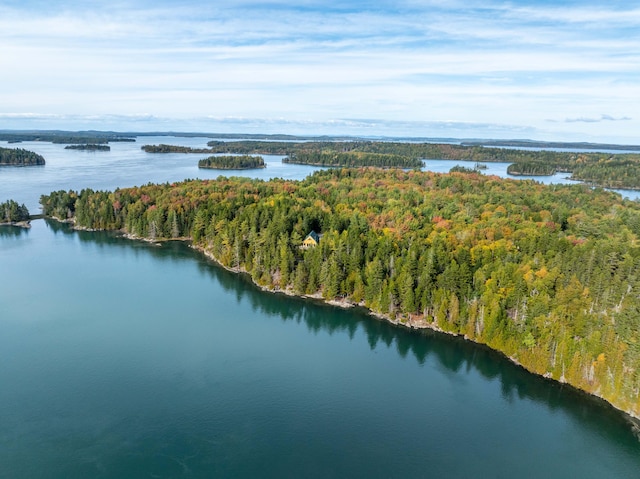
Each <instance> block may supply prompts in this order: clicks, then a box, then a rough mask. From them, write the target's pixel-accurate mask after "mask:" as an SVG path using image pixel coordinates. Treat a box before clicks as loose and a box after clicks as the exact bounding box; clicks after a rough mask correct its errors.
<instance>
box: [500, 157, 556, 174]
mask: <svg viewBox="0 0 640 479" xmlns="http://www.w3.org/2000/svg"><path fill="white" fill-rule="evenodd" d="M507 173H508V174H510V175H514V176H520V175H526V176H551V175H554V174H555V173H556V169H555V167H554V166H553V165H552V164H549V163H543V162H538V161H519V162H517V163H511V164H510V165H509V166H508V167H507Z"/></svg>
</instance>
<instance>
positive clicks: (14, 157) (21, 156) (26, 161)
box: [0, 148, 45, 166]
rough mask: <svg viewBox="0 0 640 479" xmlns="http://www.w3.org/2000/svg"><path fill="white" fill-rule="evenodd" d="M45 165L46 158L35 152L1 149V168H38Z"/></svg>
mask: <svg viewBox="0 0 640 479" xmlns="http://www.w3.org/2000/svg"><path fill="white" fill-rule="evenodd" d="M44 163H45V161H44V158H43V157H42V156H41V155H39V154H37V153H34V152H33V151H29V150H23V149H22V148H0V166H37V165H44Z"/></svg>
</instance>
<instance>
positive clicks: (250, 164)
mask: <svg viewBox="0 0 640 479" xmlns="http://www.w3.org/2000/svg"><path fill="white" fill-rule="evenodd" d="M266 167H267V165H266V164H265V163H264V158H262V157H261V156H250V155H240V156H210V157H209V158H205V159H203V160H200V161H198V168H210V169H215V170H252V169H255V168H266Z"/></svg>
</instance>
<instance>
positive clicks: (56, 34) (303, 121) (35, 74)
mask: <svg viewBox="0 0 640 479" xmlns="http://www.w3.org/2000/svg"><path fill="white" fill-rule="evenodd" d="M0 63H1V65H2V74H1V76H0V86H1V88H0V129H50V128H56V129H74V130H75V129H98V130H118V131H126V130H129V131H132V130H133V131H167V130H173V131H202V132H246V133H290V134H306V135H315V134H318V135H320V134H340V135H342V134H344V135H366V136H383V137H384V136H412V137H429V138H509V139H516V138H518V139H521V138H527V139H535V140H559V141H593V142H614V143H623V144H640V4H637V3H636V2H628V1H624V2H623V1H617V0H613V1H608V2H602V1H590V0H584V1H579V2H578V1H564V2H563V1H561V0H558V1H553V2H552V1H545V0H538V1H528V0H522V1H492V0H487V1H481V2H480V1H475V0H465V1H458V0H450V1H449V0H441V1H430V0H424V1H414V0H406V1H385V0H382V1H376V2H371V1H368V2H364V1H357V0H356V1H351V0H342V1H341V2H320V1H313V0H299V1H297V2H285V1H282V0H271V1H260V0H254V1H242V0H238V1H233V0H230V1H222V2H212V1H195V0H185V1H179V2H178V1H169V0H153V1H149V0H133V1H120V0H111V1H108V2H107V1H101V0H85V1H82V2H80V1H64V0H63V1H56V0H49V1H40V0H19V1H14V0H1V1H0Z"/></svg>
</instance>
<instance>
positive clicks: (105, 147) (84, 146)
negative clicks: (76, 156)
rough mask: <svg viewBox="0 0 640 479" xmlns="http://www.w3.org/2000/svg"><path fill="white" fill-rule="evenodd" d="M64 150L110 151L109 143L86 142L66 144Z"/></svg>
mask: <svg viewBox="0 0 640 479" xmlns="http://www.w3.org/2000/svg"><path fill="white" fill-rule="evenodd" d="M64 149H65V150H87V151H111V147H110V146H109V145H99V144H96V143H86V144H81V145H67V146H65V147H64Z"/></svg>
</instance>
